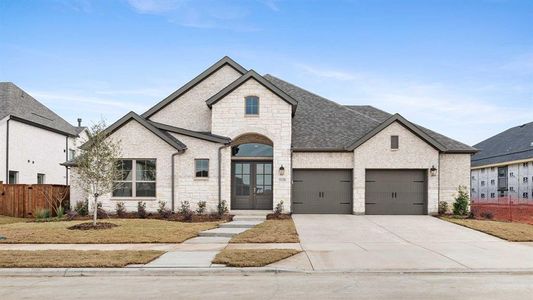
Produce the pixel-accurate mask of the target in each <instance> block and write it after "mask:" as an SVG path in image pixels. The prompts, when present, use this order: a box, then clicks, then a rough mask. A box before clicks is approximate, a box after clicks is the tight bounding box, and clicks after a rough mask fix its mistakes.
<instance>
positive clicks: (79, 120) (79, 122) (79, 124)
mask: <svg viewBox="0 0 533 300" xmlns="http://www.w3.org/2000/svg"><path fill="white" fill-rule="evenodd" d="M78 127H81V118H78Z"/></svg>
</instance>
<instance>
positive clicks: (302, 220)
mask: <svg viewBox="0 0 533 300" xmlns="http://www.w3.org/2000/svg"><path fill="white" fill-rule="evenodd" d="M293 219H294V222H295V224H296V229H297V231H298V234H299V236H300V241H301V245H302V249H303V250H304V251H305V252H303V253H300V254H298V255H295V256H293V257H290V258H288V259H286V260H283V261H280V262H277V263H274V264H272V265H270V266H269V267H276V268H281V269H293V270H298V269H299V270H318V271H343V270H350V271H386V270H413V271H431V270H445V271H467V270H498V269H499V270H507V269H513V270H533V247H531V246H529V245H524V244H520V243H511V242H507V241H504V240H501V239H499V238H496V237H493V236H490V235H487V234H484V233H481V232H479V231H475V230H472V229H468V228H466V227H463V226H459V225H455V224H452V223H449V222H446V221H442V220H439V219H437V218H434V217H431V216H353V215H294V216H293Z"/></svg>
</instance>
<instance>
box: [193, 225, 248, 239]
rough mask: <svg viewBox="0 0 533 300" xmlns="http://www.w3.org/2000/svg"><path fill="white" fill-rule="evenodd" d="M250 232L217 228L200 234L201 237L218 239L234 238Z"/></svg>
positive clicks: (244, 229) (242, 229)
mask: <svg viewBox="0 0 533 300" xmlns="http://www.w3.org/2000/svg"><path fill="white" fill-rule="evenodd" d="M246 230H248V228H227V227H226V228H215V229H210V230H206V231H202V232H200V233H199V234H198V235H199V236H216V237H232V236H234V235H237V234H239V233H241V232H243V231H246Z"/></svg>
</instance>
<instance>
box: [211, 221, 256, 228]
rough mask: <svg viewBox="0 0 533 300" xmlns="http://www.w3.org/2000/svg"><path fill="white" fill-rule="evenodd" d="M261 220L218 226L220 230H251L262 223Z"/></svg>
mask: <svg viewBox="0 0 533 300" xmlns="http://www.w3.org/2000/svg"><path fill="white" fill-rule="evenodd" d="M262 222H263V221H262V220H243V221H233V222H229V223H222V224H220V228H252V227H254V226H255V225H257V224H260V223H262Z"/></svg>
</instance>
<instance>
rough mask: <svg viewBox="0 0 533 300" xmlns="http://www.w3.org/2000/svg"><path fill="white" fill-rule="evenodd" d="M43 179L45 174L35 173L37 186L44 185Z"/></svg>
mask: <svg viewBox="0 0 533 300" xmlns="http://www.w3.org/2000/svg"><path fill="white" fill-rule="evenodd" d="M45 177H46V175H45V174H42V173H37V184H44V180H45Z"/></svg>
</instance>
